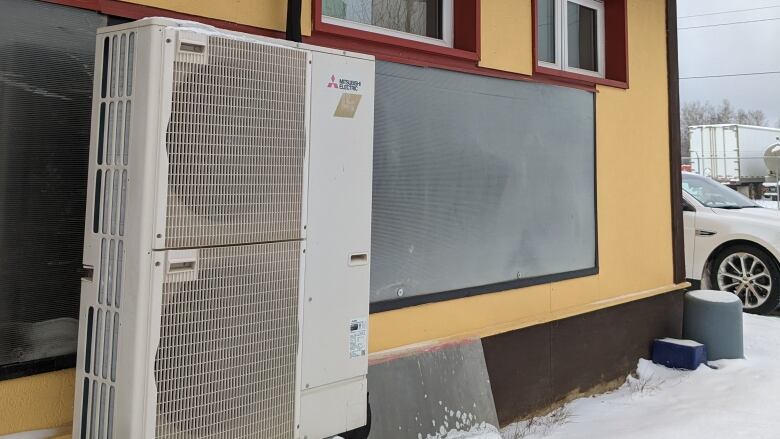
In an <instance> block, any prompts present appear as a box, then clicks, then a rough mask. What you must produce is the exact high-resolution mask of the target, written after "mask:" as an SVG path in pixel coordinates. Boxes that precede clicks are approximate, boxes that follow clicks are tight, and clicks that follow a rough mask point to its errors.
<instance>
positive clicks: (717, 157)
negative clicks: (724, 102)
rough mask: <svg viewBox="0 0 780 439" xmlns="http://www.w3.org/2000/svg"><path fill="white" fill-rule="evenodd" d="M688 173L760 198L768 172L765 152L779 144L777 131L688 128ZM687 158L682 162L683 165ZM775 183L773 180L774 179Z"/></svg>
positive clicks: (741, 127)
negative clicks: (703, 176)
mask: <svg viewBox="0 0 780 439" xmlns="http://www.w3.org/2000/svg"><path fill="white" fill-rule="evenodd" d="M689 139H690V157H689V158H687V161H689V163H690V167H691V170H692V171H693V172H695V173H697V174H701V175H705V176H708V177H712V178H714V179H715V180H718V181H720V182H721V183H724V184H727V185H729V186H731V187H733V188H735V189H737V190H738V191H740V192H742V193H743V194H745V195H747V196H750V197H751V198H760V197H761V194H762V193H763V187H762V186H763V183H764V182H765V181H766V178H767V176H769V175H770V170H769V169H768V168H767V165H766V163H765V161H764V152H765V151H766V149H767V148H768V147H769V146H770V145H773V144H776V143H778V141H780V129H775V128H767V127H759V126H751V125H735V124H718V125H698V126H692V127H690V128H689ZM685 161H686V159H684V160H683V162H685ZM773 180H774V178H773Z"/></svg>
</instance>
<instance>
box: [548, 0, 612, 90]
mask: <svg viewBox="0 0 780 439" xmlns="http://www.w3.org/2000/svg"><path fill="white" fill-rule="evenodd" d="M568 3H574V4H578V5H582V6H584V7H586V8H590V9H594V10H595V11H596V45H597V47H596V51H597V61H596V62H597V68H598V71H595V72H594V71H591V70H585V69H579V68H577V67H571V66H570V65H569V52H568V51H569V39H568V36H569V35H568V31H569V26H568V22H567V20H568V11H567V8H568ZM555 17H556V20H555V41H556V45H555V60H556V62H555V63H549V62H545V61H538V65H539V66H540V67H547V68H550V69H555V70H563V71H564V72H570V73H577V74H579V75H586V76H593V77H596V78H604V77H605V60H604V59H605V58H604V52H605V49H606V44H605V39H604V38H605V37H604V33H605V29H606V25H605V23H604V2H603V1H601V0H555Z"/></svg>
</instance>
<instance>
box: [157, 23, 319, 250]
mask: <svg viewBox="0 0 780 439" xmlns="http://www.w3.org/2000/svg"><path fill="white" fill-rule="evenodd" d="M205 50H206V52H205V54H204V56H202V57H198V58H195V57H193V56H183V55H184V54H182V56H180V57H178V58H177V61H175V63H174V80H173V106H172V113H171V120H170V124H169V126H168V132H167V145H166V146H167V150H168V158H169V170H168V210H167V222H166V230H165V232H166V237H165V241H166V242H165V245H166V247H167V248H183V247H206V246H212V245H230V244H245V243H253V242H267V241H279V240H285V239H297V238H299V237H300V226H301V198H302V190H303V162H304V152H305V148H306V132H305V105H306V102H305V97H306V69H307V59H308V58H307V54H306V52H304V51H300V50H297V49H292V48H286V47H280V46H272V45H265V44H260V43H254V42H250V41H241V40H236V39H229V38H224V37H219V36H211V37H209V41H208V45H207V47H206V49H205ZM193 60H200V61H198V62H195V61H193Z"/></svg>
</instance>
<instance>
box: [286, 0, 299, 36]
mask: <svg viewBox="0 0 780 439" xmlns="http://www.w3.org/2000/svg"><path fill="white" fill-rule="evenodd" d="M286 29H287V39H288V40H289V41H295V42H297V43H300V42H301V0H287V28H286Z"/></svg>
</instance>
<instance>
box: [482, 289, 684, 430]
mask: <svg viewBox="0 0 780 439" xmlns="http://www.w3.org/2000/svg"><path fill="white" fill-rule="evenodd" d="M682 315H683V293H682V292H681V291H676V292H671V293H666V294H661V295H658V296H654V297H650V298H647V299H643V300H638V301H635V302H630V303H626V304H622V305H618V306H614V307H610V308H606V309H602V310H598V311H594V312H591V313H587V314H582V315H579V316H575V317H570V318H568V319H564V320H559V321H555V322H550V323H546V324H543V325H538V326H532V327H529V328H523V329H519V330H516V331H512V332H507V333H504V334H498V335H495V336H491V337H486V338H484V339H482V347H483V350H484V353H485V362H486V364H487V369H488V374H489V376H490V384H491V387H492V391H493V398H494V400H495V404H496V411H497V413H498V420H499V423H500V424H501V425H502V426H504V425H506V424H509V423H511V422H512V421H515V420H517V419H521V418H523V417H526V416H528V415H530V414H533V413H535V412H538V411H540V410H542V409H544V408H546V407H551V406H552V405H554V404H556V403H558V402H560V401H562V400H564V399H565V398H566V397H567V396H568V395H570V394H572V393H577V392H587V391H588V390H591V389H594V388H596V387H598V386H599V385H602V384H605V383H609V382H611V381H615V380H618V379H621V378H625V377H626V375H628V374H629V373H631V372H632V371H633V370H634V369H635V368H636V364H637V361H638V360H639V358H648V357H649V355H650V346H651V343H652V341H653V339H655V338H658V337H680V336H681V334H682Z"/></svg>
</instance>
